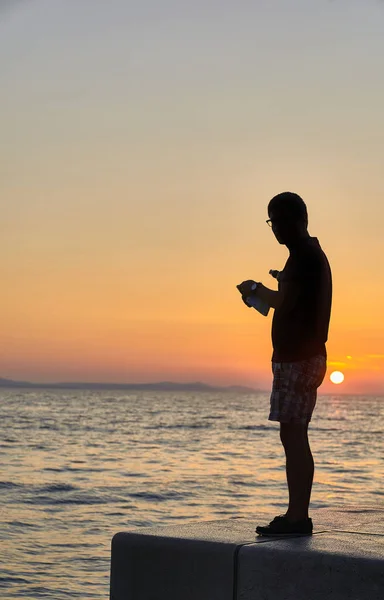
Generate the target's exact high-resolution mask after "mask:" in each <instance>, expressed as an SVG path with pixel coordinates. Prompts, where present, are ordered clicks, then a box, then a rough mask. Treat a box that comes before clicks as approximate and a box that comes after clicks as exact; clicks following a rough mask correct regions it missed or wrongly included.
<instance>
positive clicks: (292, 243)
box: [239, 192, 332, 535]
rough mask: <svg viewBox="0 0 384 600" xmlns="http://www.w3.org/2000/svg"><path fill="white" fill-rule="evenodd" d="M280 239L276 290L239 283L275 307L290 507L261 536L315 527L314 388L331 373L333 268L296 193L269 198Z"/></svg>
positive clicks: (278, 414)
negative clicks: (284, 256)
mask: <svg viewBox="0 0 384 600" xmlns="http://www.w3.org/2000/svg"><path fill="white" fill-rule="evenodd" d="M268 215H269V219H268V221H267V223H268V224H269V225H270V226H271V227H272V231H273V233H274V234H275V237H276V239H277V241H278V242H279V243H280V244H284V245H285V246H287V248H288V250H289V258H288V260H287V262H286V264H285V266H284V269H283V271H281V272H280V274H279V277H278V291H274V290H270V289H268V288H267V287H265V286H263V285H262V284H261V283H258V286H257V288H256V290H255V291H254V292H252V291H251V285H252V283H254V282H253V281H251V280H249V281H244V282H243V283H242V284H240V286H239V288H240V292H241V294H242V297H243V300H244V298H245V297H247V296H250V295H252V294H256V295H258V296H259V297H260V298H261V299H263V300H266V301H267V302H268V303H269V305H270V306H271V307H273V308H274V309H275V312H274V315H273V320H272V345H273V355H272V372H273V386H272V393H271V409H270V414H269V417H268V419H269V420H270V421H279V422H280V439H281V442H282V444H283V446H284V451H285V456H286V473H287V483H288V489H289V506H288V510H287V512H286V514H284V515H280V516H277V517H275V518H274V519H273V521H271V522H270V524H269V525H267V526H265V527H261V526H258V527H256V532H257V533H259V534H261V535H281V534H286V535H290V534H291V535H295V534H300V533H302V534H311V533H312V529H313V524H312V519H310V518H309V516H308V508H309V502H310V497H311V490H312V482H313V474H314V462H313V457H312V453H311V449H310V446H309V441H308V423H309V422H310V420H311V417H312V412H313V409H314V407H315V404H316V398H317V388H318V387H319V386H320V385H321V383H322V382H323V379H324V377H325V373H326V369H327V366H326V360H327V353H326V347H325V344H326V341H327V339H328V327H329V320H330V315H331V303H332V275H331V269H330V266H329V263H328V260H327V257H326V255H325V254H324V252H323V250H322V249H321V247H320V244H319V241H318V239H317V238H316V237H311V236H310V235H309V233H308V229H307V228H308V215H307V207H306V205H305V203H304V201H303V200H302V198H300V196H298V195H297V194H293V193H291V192H284V193H282V194H278V195H277V196H275V197H274V198H272V200H271V201H270V202H269V204H268Z"/></svg>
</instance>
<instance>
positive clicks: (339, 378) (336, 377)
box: [329, 371, 344, 383]
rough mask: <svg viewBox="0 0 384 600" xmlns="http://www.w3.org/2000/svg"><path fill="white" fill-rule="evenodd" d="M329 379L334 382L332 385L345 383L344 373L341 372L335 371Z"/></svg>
mask: <svg viewBox="0 0 384 600" xmlns="http://www.w3.org/2000/svg"><path fill="white" fill-rule="evenodd" d="M329 378H330V380H331V381H332V383H343V381H344V373H341V371H333V373H331V375H330V377H329Z"/></svg>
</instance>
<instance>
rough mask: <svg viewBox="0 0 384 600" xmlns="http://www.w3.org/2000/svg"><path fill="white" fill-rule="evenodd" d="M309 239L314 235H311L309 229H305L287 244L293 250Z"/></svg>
mask: <svg viewBox="0 0 384 600" xmlns="http://www.w3.org/2000/svg"><path fill="white" fill-rule="evenodd" d="M309 239H312V237H311V236H310V235H309V233H308V231H304V232H303V233H302V234H300V235H298V236H297V237H295V238H294V239H293V240H290V241H289V242H287V244H286V246H287V248H288V250H290V251H291V250H294V249H295V248H297V247H298V246H300V244H301V243H302V242H304V241H307V240H309Z"/></svg>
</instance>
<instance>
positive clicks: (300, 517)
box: [285, 511, 309, 523]
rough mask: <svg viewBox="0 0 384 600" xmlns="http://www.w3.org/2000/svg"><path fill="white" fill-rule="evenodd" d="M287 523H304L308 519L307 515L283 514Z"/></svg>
mask: <svg viewBox="0 0 384 600" xmlns="http://www.w3.org/2000/svg"><path fill="white" fill-rule="evenodd" d="M285 516H286V518H287V520H288V521H290V522H291V523H296V522H297V521H306V520H307V519H308V518H309V515H308V513H302V514H299V513H296V514H295V513H289V512H288V511H287V512H286V514H285Z"/></svg>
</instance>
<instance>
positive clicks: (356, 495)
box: [0, 388, 384, 600]
mask: <svg viewBox="0 0 384 600" xmlns="http://www.w3.org/2000/svg"><path fill="white" fill-rule="evenodd" d="M0 400H1V402H0V464H1V467H0V469H1V475H0V495H1V497H0V506H1V509H0V510H1V525H0V538H1V539H0V543H1V564H0V597H1V598H2V600H8V599H11V598H24V599H32V598H33V599H35V598H52V599H55V600H66V599H68V598H71V599H73V598H82V599H85V598H94V599H98V598H103V599H105V600H106V599H107V598H108V595H109V569H110V544H111V539H112V536H113V535H114V534H115V533H117V532H119V531H127V530H129V529H130V528H132V527H143V528H145V527H148V526H151V525H171V524H172V525H173V524H175V523H180V524H181V523H190V522H196V521H201V520H213V519H229V518H232V517H237V516H247V517H253V516H254V517H255V525H256V524H267V523H268V522H269V521H270V520H271V519H272V518H273V517H274V516H275V515H277V514H281V513H282V512H283V511H285V510H286V508H287V499H288V492H287V485H286V476H285V456H284V450H283V448H282V446H281V442H280V438H279V424H278V423H276V422H271V421H268V420H267V418H268V413H269V394H267V393H254V394H234V393H229V392H215V393H211V392H199V393H194V392H144V391H140V392H134V393H133V392H126V391H113V392H112V391H110V392H107V391H100V392H95V391H92V392H91V391H85V390H79V391H76V390H70V391H69V390H57V389H56V390H55V389H52V390H48V389H39V390H38V389H33V390H32V389H30V390H26V389H23V390H22V389H5V388H4V389H2V390H0ZM383 417H384V398H381V397H374V396H342V395H340V396H337V395H335V396H321V395H320V396H319V397H318V400H317V405H316V408H315V412H314V415H313V419H312V421H311V423H310V426H309V438H310V443H311V447H312V453H313V456H314V461H315V477H314V483H313V488H312V497H311V506H313V507H326V506H334V505H337V504H341V503H350V504H362V505H363V504H376V503H381V504H383V503H384V491H383V483H382V482H383V480H384V464H383V462H384V460H383V459H384V441H383Z"/></svg>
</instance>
